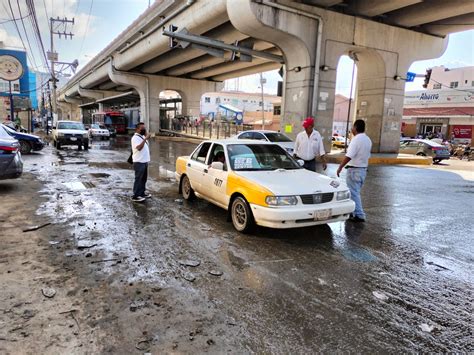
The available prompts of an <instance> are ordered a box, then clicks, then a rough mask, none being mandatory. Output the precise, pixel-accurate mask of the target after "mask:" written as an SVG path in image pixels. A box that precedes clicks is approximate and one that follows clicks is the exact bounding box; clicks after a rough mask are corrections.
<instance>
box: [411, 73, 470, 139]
mask: <svg viewBox="0 0 474 355" xmlns="http://www.w3.org/2000/svg"><path fill="white" fill-rule="evenodd" d="M473 129H474V67H464V68H456V69H448V68H445V67H443V66H441V67H435V68H432V74H431V79H430V84H429V86H428V89H427V90H419V91H410V92H406V93H405V105H404V109H403V119H402V133H403V135H404V136H407V137H416V136H426V135H430V134H432V135H434V136H442V137H443V138H444V139H451V138H454V140H455V142H457V143H467V142H469V143H471V144H473V139H472V138H473Z"/></svg>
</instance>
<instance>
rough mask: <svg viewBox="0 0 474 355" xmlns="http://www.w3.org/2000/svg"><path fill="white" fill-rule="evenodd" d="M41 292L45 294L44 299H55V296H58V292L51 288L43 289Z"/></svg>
mask: <svg viewBox="0 0 474 355" xmlns="http://www.w3.org/2000/svg"><path fill="white" fill-rule="evenodd" d="M41 292H42V293H43V296H44V297H48V298H53V297H54V295H55V294H56V290H55V289H54V288H51V287H45V288H42V289H41Z"/></svg>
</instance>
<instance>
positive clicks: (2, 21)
mask: <svg viewBox="0 0 474 355" xmlns="http://www.w3.org/2000/svg"><path fill="white" fill-rule="evenodd" d="M28 16H30V14H28V15H26V16H23V17H19V18H14V19H10V20H7V19H2V20H1V22H0V25H3V24H4V23H8V22H13V21H19V20H23V19H25V18H27V17H28Z"/></svg>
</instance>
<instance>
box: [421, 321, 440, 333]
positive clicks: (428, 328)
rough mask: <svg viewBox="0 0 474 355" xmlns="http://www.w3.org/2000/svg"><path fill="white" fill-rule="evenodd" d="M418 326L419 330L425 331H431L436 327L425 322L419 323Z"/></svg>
mask: <svg viewBox="0 0 474 355" xmlns="http://www.w3.org/2000/svg"><path fill="white" fill-rule="evenodd" d="M419 327H420V329H421V331H423V332H425V333H431V332H432V331H433V330H435V328H436V327H435V326H434V325H430V324H426V323H422V324H420V325H419Z"/></svg>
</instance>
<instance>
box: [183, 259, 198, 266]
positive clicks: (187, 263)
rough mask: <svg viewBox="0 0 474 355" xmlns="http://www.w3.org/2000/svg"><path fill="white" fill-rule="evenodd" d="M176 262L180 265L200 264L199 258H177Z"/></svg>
mask: <svg viewBox="0 0 474 355" xmlns="http://www.w3.org/2000/svg"><path fill="white" fill-rule="evenodd" d="M178 262H179V264H180V265H183V266H191V267H197V266H199V265H201V262H200V261H199V260H179V261H178Z"/></svg>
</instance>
